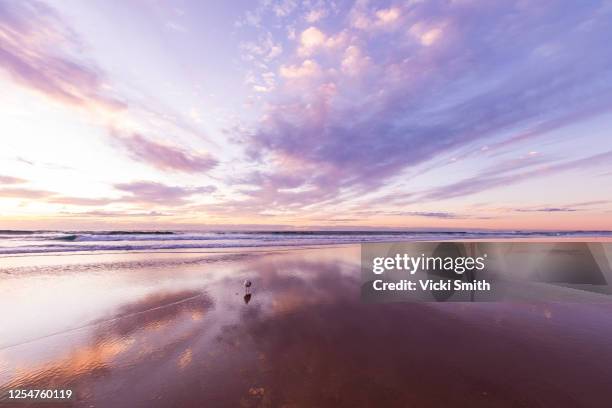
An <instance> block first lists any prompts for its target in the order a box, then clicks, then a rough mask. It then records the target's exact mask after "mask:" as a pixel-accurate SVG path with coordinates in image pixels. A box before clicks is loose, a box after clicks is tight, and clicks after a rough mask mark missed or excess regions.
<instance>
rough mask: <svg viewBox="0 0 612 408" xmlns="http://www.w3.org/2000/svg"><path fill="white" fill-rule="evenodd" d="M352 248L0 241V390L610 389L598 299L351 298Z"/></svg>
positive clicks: (609, 316) (563, 402)
mask: <svg viewBox="0 0 612 408" xmlns="http://www.w3.org/2000/svg"><path fill="white" fill-rule="evenodd" d="M358 263H359V247H358V246H348V247H347V246H344V247H339V248H331V247H328V248H324V249H292V250H279V251H265V250H259V251H256V252H252V253H240V254H233V253H229V252H228V253H210V254H202V253H186V254H176V253H170V254H163V253H160V254H96V255H65V256H27V257H12V258H2V259H0V293H1V294H2V296H1V297H0V308H1V312H0V313H2V319H1V324H0V392H1V397H0V406H2V405H3V404H4V406H19V407H26V406H44V407H54V406H74V407H91V406H94V407H170V406H175V407H287V408H289V407H408V406H417V407H449V406H453V407H560V406H563V407H609V406H611V405H612V388H611V387H610V378H612V305H611V304H589V303H581V304H569V303H551V304H542V303H541V304H518V303H517V304H504V303H497V304H495V303H492V304H485V303H478V304H467V303H465V304H407V303H395V304H363V303H361V301H360V298H359V294H360V271H359V264H358ZM245 279H249V280H251V281H252V282H253V287H252V290H251V296H250V297H248V296H247V297H245V289H244V287H243V281H244V280H245ZM9 388H20V389H24V388H25V389H30V388H34V389H42V388H44V389H47V388H53V389H66V388H68V389H72V390H73V391H74V393H75V396H74V397H73V398H72V399H71V400H69V401H63V402H62V401H56V402H44V403H27V402H24V401H19V402H12V401H8V400H7V399H6V390H7V389H9Z"/></svg>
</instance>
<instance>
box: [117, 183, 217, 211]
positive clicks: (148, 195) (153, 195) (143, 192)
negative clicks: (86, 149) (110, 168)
mask: <svg viewBox="0 0 612 408" xmlns="http://www.w3.org/2000/svg"><path fill="white" fill-rule="evenodd" d="M115 188H116V189H117V190H120V191H123V192H127V193H129V195H128V196H124V197H123V198H122V199H121V201H132V202H137V203H149V204H151V203H152V204H163V205H178V204H185V203H186V202H187V199H188V198H189V197H191V196H193V195H194V194H210V193H213V192H214V191H215V190H216V188H215V187H214V186H203V187H178V186H168V185H165V184H162V183H157V182H152V181H134V182H130V183H119V184H115Z"/></svg>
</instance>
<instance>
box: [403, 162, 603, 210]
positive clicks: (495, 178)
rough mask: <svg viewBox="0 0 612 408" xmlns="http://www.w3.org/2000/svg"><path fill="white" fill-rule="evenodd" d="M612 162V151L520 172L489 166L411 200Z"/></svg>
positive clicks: (445, 196)
mask: <svg viewBox="0 0 612 408" xmlns="http://www.w3.org/2000/svg"><path fill="white" fill-rule="evenodd" d="M610 161H612V151H608V152H604V153H600V154H596V155H592V156H588V157H583V158H580V159H575V160H567V161H563V162H556V163H548V164H541V165H540V166H538V167H536V168H529V167H531V164H529V165H528V166H525V168H528V170H524V171H520V172H519V171H512V170H510V169H506V170H504V171H500V172H497V173H495V172H492V171H491V170H490V169H487V170H485V171H483V172H482V173H480V174H478V175H476V176H473V177H470V178H468V179H465V180H462V181H459V182H456V183H451V184H447V185H445V186H442V187H437V188H432V189H430V190H427V191H423V192H421V193H419V194H415V195H413V197H412V198H411V199H410V200H411V201H412V202H422V201H433V200H445V199H449V198H454V197H460V196H466V195H471V194H476V193H480V192H482V191H486V190H489V189H492V188H497V187H502V186H509V185H512V184H516V183H520V182H523V181H525V180H528V179H530V178H533V177H541V176H545V175H551V174H555V173H559V172H563V171H568V170H576V169H581V170H584V169H587V168H590V167H595V166H601V165H604V164H608V163H610ZM516 170H520V168H517V169H516Z"/></svg>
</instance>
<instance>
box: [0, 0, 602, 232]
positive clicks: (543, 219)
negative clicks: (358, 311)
mask: <svg viewBox="0 0 612 408" xmlns="http://www.w3.org/2000/svg"><path fill="white" fill-rule="evenodd" d="M611 38H612V2H610V1H588V0H584V1H580V2H567V1H553V0H542V1H527V0H520V1H518V0H517V1H505V0H500V1H495V2H491V1H488V0H446V1H425V0H423V1H420V0H410V1H403V2H399V1H359V0H358V1H318V0H307V1H296V0H249V1H223V2H219V1H165V0H164V1H161V0H134V1H119V0H117V1H87V2H83V1H77V0H61V1H44V2H43V1H37V0H24V1H7V0H0V115H1V116H0V229H119V228H148V229H269V228H272V229H286V228H288V229H293V228H297V229H318V228H332V229H336V228H337V229H361V228H381V229H386V228H398V229H512V230H516V229H535V230H538V229H539V230H543V229H545V230H550V229H553V230H566V229H567V230H612V188H611V187H610V186H612V134H611V132H612V47H611V46H610V39H611Z"/></svg>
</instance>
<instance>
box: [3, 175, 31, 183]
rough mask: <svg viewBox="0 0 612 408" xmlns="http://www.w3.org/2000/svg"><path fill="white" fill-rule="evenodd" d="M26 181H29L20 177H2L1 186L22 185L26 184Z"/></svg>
mask: <svg viewBox="0 0 612 408" xmlns="http://www.w3.org/2000/svg"><path fill="white" fill-rule="evenodd" d="M26 181H27V180H24V179H22V178H19V177H12V176H2V175H0V184H21V183H25V182H26Z"/></svg>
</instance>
